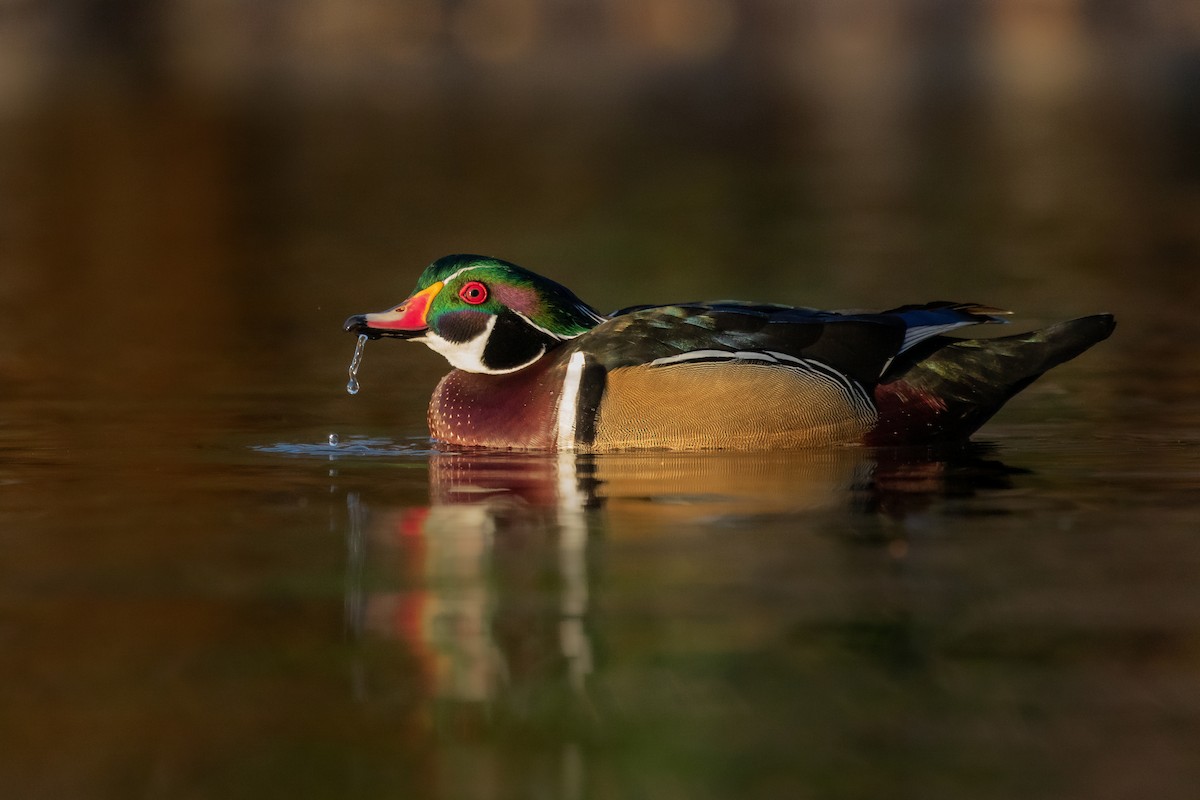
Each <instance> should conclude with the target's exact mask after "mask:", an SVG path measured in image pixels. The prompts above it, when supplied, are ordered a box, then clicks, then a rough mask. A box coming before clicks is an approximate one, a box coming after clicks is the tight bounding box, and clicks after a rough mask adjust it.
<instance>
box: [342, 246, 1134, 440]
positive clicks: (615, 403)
mask: <svg viewBox="0 0 1200 800" xmlns="http://www.w3.org/2000/svg"><path fill="white" fill-rule="evenodd" d="M1007 313H1008V312H1005V311H1001V310H1000V309H995V308H990V307H988V306H981V305H976V304H971V303H950V302H934V303H925V304H923V305H907V306H901V307H900V308H894V309H892V310H890V311H884V312H881V313H859V312H836V311H819V310H816V309H810V308H796V307H791V306H785V305H768V304H757V303H745V302H714V303H696V302H689V303H677V304H674V305H662V306H633V307H630V308H625V309H621V310H619V311H615V312H613V313H612V314H609V315H607V316H605V315H603V314H600V313H598V312H597V311H596V310H595V309H593V308H592V307H591V306H589V305H587V304H586V303H584V302H583V301H582V300H580V299H579V298H578V297H576V296H575V295H574V294H573V293H572V292H571V291H570V290H569V289H567V288H566V287H564V286H561V285H559V284H558V283H555V282H554V281H552V280H549V279H547V278H544V277H542V276H540V275H536V274H534V273H533V272H530V271H529V270H526V269H524V268H522V267H519V266H517V265H515V264H510V263H508V262H505V261H501V260H499V259H496V258H488V257H485V256H477V255H451V256H446V257H445V258H441V259H439V260H437V261H435V262H434V263H433V264H431V265H430V266H429V267H428V268H427V269H426V270H425V271H424V272H423V273H422V274H421V277H420V279H419V280H418V281H417V287H416V290H415V291H414V292H413V293H412V295H411V296H410V297H409V298H408V299H407V300H405V301H404V302H403V303H401V304H400V305H398V306H395V307H394V308H391V309H389V310H387V311H382V312H379V313H376V314H361V315H357V316H353V317H350V318H349V319H347V320H346V323H345V330H347V331H350V332H352V333H356V334H365V335H366V336H368V337H369V338H372V339H378V338H380V337H393V338H398V339H408V340H410V341H416V342H422V343H424V344H426V345H428V346H429V347H430V348H431V349H433V350H434V351H436V352H438V353H440V354H442V355H443V356H445V358H446V360H447V361H449V362H450V364H451V366H453V367H454V370H453V371H452V372H450V373H449V374H448V375H446V376H445V377H444V378H443V379H442V380H441V382H440V383H439V384H438V385H437V388H436V389H435V390H434V393H433V398H432V400H431V401H430V404H429V430H430V433H431V435H432V436H433V438H434V439H435V440H438V441H440V442H443V443H446V444H449V445H455V446H480V447H492V448H506V449H518V450H550V451H553V450H559V451H578V452H602V451H610V450H625V449H645V448H653V449H666V450H709V449H735V450H756V449H757V450H763V449H775V448H798V447H814V446H828V445H839V444H866V445H906V444H933V443H946V442H954V441H962V440H965V439H966V438H967V437H969V436H970V435H971V434H972V433H974V432H975V431H976V430H977V429H978V428H979V426H981V425H982V424H983V423H984V422H985V421H987V419H988V418H990V417H991V416H992V415H993V414H994V413H996V411H997V410H999V408H1000V407H1001V406H1002V405H1003V404H1004V403H1005V402H1006V401H1007V400H1008V399H1009V398H1010V397H1012V396H1013V395H1014V394H1016V393H1017V392H1019V391H1021V390H1022V389H1024V388H1025V387H1026V386H1028V385H1029V384H1030V383H1032V382H1033V381H1034V380H1036V379H1037V378H1038V377H1039V376H1040V375H1041V374H1042V373H1044V372H1045V371H1046V370H1048V369H1050V368H1051V367H1054V366H1056V365H1058V364H1061V363H1063V362H1064V361H1067V360H1069V359H1072V358H1074V357H1075V356H1077V355H1079V354H1080V353H1082V352H1083V351H1085V350H1087V349H1088V348H1089V347H1091V346H1092V345H1093V344H1095V343H1097V342H1099V341H1101V340H1103V339H1105V338H1107V337H1108V336H1109V334H1110V333H1112V331H1113V328H1114V327H1115V324H1116V323H1115V322H1114V320H1113V317H1112V316H1111V315H1110V314H1098V315H1095V316H1090V317H1083V318H1080V319H1075V320H1071V321H1069V322H1063V323H1059V324H1057V325H1053V326H1051V327H1049V328H1045V329H1043V330H1040V331H1033V332H1030V333H1022V334H1017V335H1015V336H1006V337H1001V338H986V339H961V338H955V337H948V336H945V335H944V334H946V333H947V332H948V331H952V330H954V329H957V328H961V327H964V326H968V325H976V324H979V323H994V322H1002V321H1003V319H1002V318H1001V315H1003V314H1007Z"/></svg>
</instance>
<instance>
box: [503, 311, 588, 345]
mask: <svg viewBox="0 0 1200 800" xmlns="http://www.w3.org/2000/svg"><path fill="white" fill-rule="evenodd" d="M509 311H511V312H512V313H514V314H516V315H517V316H518V317H520V318H521V319H523V320H525V323H526V324H527V325H529V327H531V328H537V329H538V330H539V331H541V332H542V333H544V334H546V335H547V336H549V337H550V338H551V339H557V340H558V341H560V342H561V341H563V340H565V339H574V338H575V336H578V335H579V334H578V333H577V334H575V335H574V336H564V335H563V334H561V333H555V332H554V331H550V330H546V329H545V328H543V327H542V326H541V325H538V324H537V323H536V322H534V321H533V320H531V319H530V318H529V317H527V316H525V315H524V314H522V313H521V312H520V311H517V310H516V309H513V308H510V309H509Z"/></svg>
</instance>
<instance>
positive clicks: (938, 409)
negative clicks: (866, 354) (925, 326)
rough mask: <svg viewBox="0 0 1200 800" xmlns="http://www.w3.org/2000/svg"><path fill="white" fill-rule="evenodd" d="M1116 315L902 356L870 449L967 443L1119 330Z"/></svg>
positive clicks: (887, 376) (882, 389)
mask: <svg viewBox="0 0 1200 800" xmlns="http://www.w3.org/2000/svg"><path fill="white" fill-rule="evenodd" d="M1116 324H1117V323H1116V320H1114V319H1113V316H1112V315H1111V314H1096V315H1094V316H1090V317H1081V318H1080V319H1073V320H1070V321H1068V322H1060V323H1058V324H1057V325H1052V326H1050V327H1049V328H1043V329H1042V330H1039V331H1032V332H1029V333H1021V334H1017V335H1015V336H1004V337H1000V338H995V339H954V338H949V337H945V336H937V337H934V338H932V339H929V340H927V341H924V342H921V343H920V344H918V345H917V346H915V347H913V348H912V349H910V350H906V351H905V352H903V353H901V354H900V355H898V356H897V357H896V359H895V360H894V361H893V362H892V363H891V365H889V366H888V368H887V370H886V371H885V372H884V374H883V377H882V378H880V380H879V383H878V384H877V385H876V387H875V404H876V406H877V407H878V409H879V422H878V423H877V424H876V425H875V428H874V429H873V430H872V431H871V433H869V434H868V435H867V437H866V443H867V444H870V445H903V444H918V443H920V444H927V443H937V442H951V441H961V440H965V439H966V438H967V437H969V436H970V435H971V434H972V433H974V432H975V431H976V430H978V429H979V427H980V426H981V425H983V423H985V422H987V420H988V419H989V418H991V416H992V415H993V414H995V413H996V412H997V411H999V410H1000V407H1001V406H1003V405H1004V404H1005V403H1006V402H1007V401H1008V399H1009V398H1010V397H1012V396H1013V395H1015V394H1016V393H1017V392H1019V391H1021V390H1022V389H1024V388H1025V387H1026V386H1028V385H1029V384H1031V383H1033V382H1034V381H1035V380H1037V379H1038V378H1039V377H1041V375H1042V374H1043V373H1045V372H1046V371H1047V370H1049V369H1051V368H1053V367H1056V366H1058V365H1059V364H1062V363H1063V362H1065V361H1070V360H1071V359H1072V358H1075V356H1077V355H1079V354H1080V353H1082V352H1084V351H1085V350H1087V349H1088V348H1089V347H1091V346H1092V345H1094V344H1096V343H1097V342H1101V341H1103V340H1105V339H1107V338H1108V337H1109V335H1110V334H1111V333H1112V332H1113V329H1114V328H1115V327H1116Z"/></svg>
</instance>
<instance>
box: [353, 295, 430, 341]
mask: <svg viewBox="0 0 1200 800" xmlns="http://www.w3.org/2000/svg"><path fill="white" fill-rule="evenodd" d="M441 290H442V282H441V281H438V282H437V283H435V284H433V285H432V286H430V287H429V288H427V289H422V290H421V291H419V292H417V293H416V294H414V295H413V296H412V297H410V298H408V299H407V300H405V301H404V302H403V303H401V304H400V305H398V306H396V307H395V308H393V309H391V310H390V311H380V312H378V313H375V314H356V315H355V316H353V317H350V318H349V319H347V320H346V322H345V324H344V325H343V326H342V328H343V330H346V331H348V332H349V333H357V334H362V335H366V336H368V337H370V338H372V339H379V338H381V337H384V336H390V337H394V338H397V339H415V338H417V337H418V336H422V335H424V333H425V331H427V330H429V323H428V322H427V321H426V319H425V316H426V314H428V313H429V304H430V303H432V302H433V298H434V297H436V296H437V293H438V292H440V291H441Z"/></svg>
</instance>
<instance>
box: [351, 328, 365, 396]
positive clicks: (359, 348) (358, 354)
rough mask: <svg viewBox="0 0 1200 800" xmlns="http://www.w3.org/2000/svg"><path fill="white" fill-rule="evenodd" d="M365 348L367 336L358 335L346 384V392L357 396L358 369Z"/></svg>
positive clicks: (363, 334)
mask: <svg viewBox="0 0 1200 800" xmlns="http://www.w3.org/2000/svg"><path fill="white" fill-rule="evenodd" d="M366 346H367V335H366V334H365V333H360V334H359V335H358V344H356V345H355V346H354V358H352V359H350V380H349V381H348V382H347V383H346V391H347V392H349V393H350V394H358V367H359V365H360V364H362V356H363V350H364V349H365V348H366Z"/></svg>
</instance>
